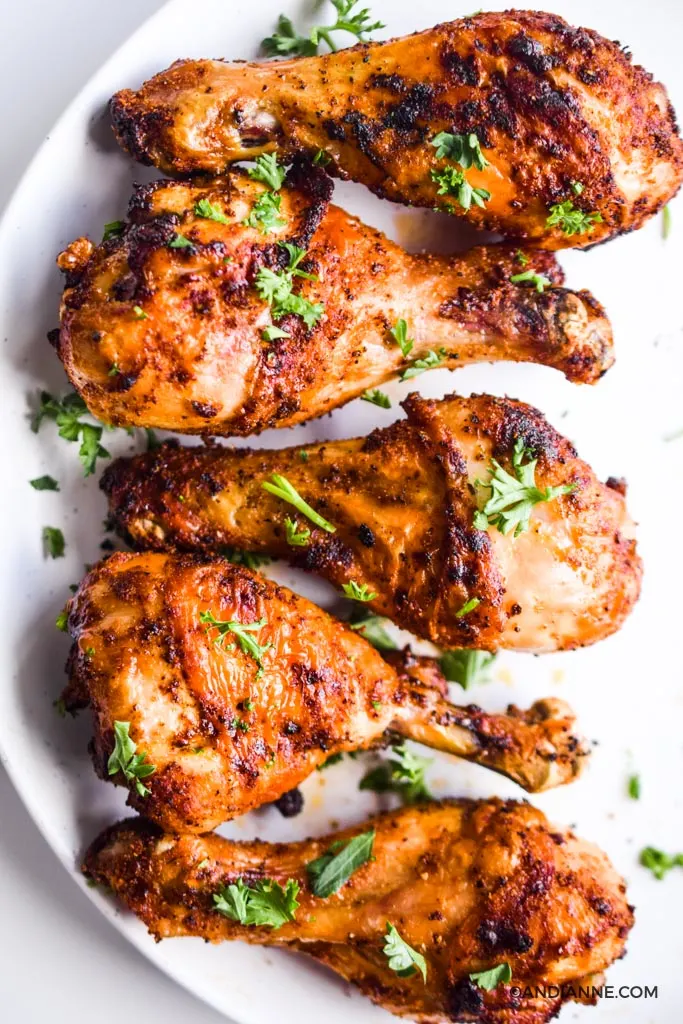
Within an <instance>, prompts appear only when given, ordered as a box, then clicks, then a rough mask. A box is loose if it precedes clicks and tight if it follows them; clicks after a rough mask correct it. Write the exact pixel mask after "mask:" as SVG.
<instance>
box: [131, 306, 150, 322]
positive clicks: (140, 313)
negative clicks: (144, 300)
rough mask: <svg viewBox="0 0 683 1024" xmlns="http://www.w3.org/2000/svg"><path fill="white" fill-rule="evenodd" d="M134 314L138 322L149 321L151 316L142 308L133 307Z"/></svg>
mask: <svg viewBox="0 0 683 1024" xmlns="http://www.w3.org/2000/svg"><path fill="white" fill-rule="evenodd" d="M133 313H134V314H135V319H136V320H149V314H148V313H145V311H144V309H143V308H142V306H133Z"/></svg>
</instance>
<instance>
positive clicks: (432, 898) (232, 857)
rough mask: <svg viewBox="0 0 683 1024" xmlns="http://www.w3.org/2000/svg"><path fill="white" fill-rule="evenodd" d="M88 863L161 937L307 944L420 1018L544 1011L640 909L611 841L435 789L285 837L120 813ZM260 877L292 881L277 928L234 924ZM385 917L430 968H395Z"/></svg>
mask: <svg viewBox="0 0 683 1024" xmlns="http://www.w3.org/2000/svg"><path fill="white" fill-rule="evenodd" d="M370 831H372V832H374V839H373V840H372V846H371V849H372V859H371V860H366V862H365V863H361V865H360V866H359V867H357V869H356V870H355V871H354V872H353V873H352V874H351V875H350V877H348V876H347V877H348V880H347V881H345V882H343V883H342V884H341V887H340V888H338V890H337V891H335V892H333V893H332V894H331V895H328V896H326V897H323V896H317V895H315V892H316V889H317V890H318V891H319V892H320V891H325V892H327V891H328V890H327V889H324V890H321V887H320V886H319V885H316V876H317V877H318V878H319V877H320V875H319V874H317V872H316V870H315V868H314V869H312V870H311V867H310V866H311V863H312V862H315V861H318V862H319V859H320V858H321V857H324V856H325V855H326V854H328V851H330V847H331V845H332V844H333V843H339V844H344V843H348V842H349V841H350V840H352V839H355V838H356V837H358V836H360V835H361V834H363V833H365V834H366V837H367V838H366V842H367V843H368V844H369V843H370V838H371V837H370V836H367V833H368V832H370ZM333 849H336V850H338V849H339V847H334V848H333ZM328 859H329V858H328ZM83 870H84V872H85V873H86V874H87V875H88V876H90V877H91V878H93V879H94V880H95V881H96V882H100V883H102V884H103V885H106V886H108V887H110V888H111V889H112V890H113V892H114V894H115V895H116V897H117V898H118V899H120V900H121V901H122V902H123V903H124V904H125V905H126V906H128V907H129V908H130V909H131V910H132V911H133V912H134V913H135V914H136V915H137V916H138V917H139V918H141V920H142V921H143V922H144V923H145V924H146V925H147V927H148V928H149V930H150V932H151V933H152V934H153V935H154V936H155V938H157V939H162V938H171V937H175V936H182V935H193V936H199V937H201V938H203V939H208V940H210V941H212V942H221V941H224V940H226V939H242V940H244V941H246V942H253V943H257V944H259V945H274V946H281V947H284V948H288V949H293V950H297V951H299V952H303V953H308V955H309V956H312V957H313V958H314V959H316V960H319V961H321V962H322V963H324V964H327V965H328V966H329V967H331V968H333V970H335V971H337V972H338V973H339V974H341V975H342V977H344V978H346V979H347V980H348V981H351V982H353V983H354V984H355V985H357V986H358V987H359V988H360V989H361V991H362V992H364V993H365V994H366V995H368V996H369V997H370V998H371V999H372V1000H373V1001H374V1002H376V1003H379V1004H380V1006H383V1007H384V1008H385V1009H387V1010H389V1011H391V1012H392V1013H396V1014H399V1015H400V1016H405V1017H409V1018H411V1019H413V1020H416V1021H420V1022H423V1024H441V1022H447V1021H479V1022H484V1021H485V1022H487V1024H543V1022H545V1021H549V1020H550V1019H551V1018H553V1017H555V1015H556V1014H557V1012H558V1011H559V1009H560V1007H561V1005H562V1003H563V1002H564V1001H565V1000H566V999H567V998H569V997H568V996H567V994H565V993H563V994H562V995H559V996H556V997H555V998H553V997H552V996H551V997H549V998H541V997H534V996H527V995H526V994H525V989H527V988H531V989H532V991H533V990H534V989H536V987H540V986H551V985H552V986H558V987H561V986H563V985H564V986H566V987H567V988H569V987H570V986H571V985H572V983H573V986H574V988H575V990H576V989H578V987H579V985H580V984H584V985H591V984H599V983H600V977H599V975H600V972H601V971H603V970H604V969H605V968H607V967H609V965H610V964H611V963H613V961H615V960H617V959H618V958H619V957H621V956H622V955H623V953H624V945H625V940H626V937H627V935H628V933H629V930H630V928H631V926H632V924H633V914H632V908H631V907H630V906H629V905H628V903H627V902H626V897H625V885H624V883H623V881H622V879H621V878H620V877H619V876H618V875H617V874H616V872H615V870H614V868H613V867H612V865H611V864H610V862H609V861H608V859H607V857H606V856H605V854H604V853H602V852H601V851H600V850H598V849H597V847H595V846H593V845H591V844H590V843H586V842H584V841H583V840H581V839H577V838H576V837H575V836H574V835H573V834H572V833H571V832H569V831H568V830H559V829H555V828H553V827H551V826H550V824H549V823H548V821H547V820H546V818H545V817H544V816H543V814H541V812H540V811H538V810H536V809H535V808H533V807H530V806H528V805H526V804H518V803H514V802H513V801H507V802H505V803H503V802H502V801H500V800H486V801H480V802H478V801H473V800H453V801H448V802H444V803H433V804H432V803H426V804H421V805H419V806H417V807H412V808H410V809H404V810H401V811H395V812H393V813H390V814H384V815H381V816H379V817H376V818H374V819H371V820H370V821H367V822H365V823H364V824H363V825H360V826H355V827H353V828H350V829H347V830H345V831H344V832H341V833H337V834H335V835H330V836H327V837H325V838H323V839H308V840H306V841H304V842H299V843H288V844H285V843H278V844H277V845H271V844H269V843H264V842H258V841H256V842H231V841H229V840H227V839H223V838H222V837H220V836H216V835H203V836H165V835H162V834H161V833H159V831H158V830H157V829H156V828H155V827H154V826H153V825H150V824H149V823H148V822H146V821H145V820H144V819H142V820H140V819H137V820H133V821H123V822H121V823H120V824H118V825H114V826H113V827H112V828H109V829H106V830H105V831H104V832H103V833H102V835H101V836H99V838H98V839H96V840H95V842H94V843H93V844H92V845H91V847H90V849H89V850H88V852H87V853H86V856H85V862H84V865H83ZM240 880H241V884H240ZM266 880H268V881H266ZM259 882H260V883H261V887H263V886H265V887H268V886H269V885H270V886H271V888H270V890H269V891H271V892H272V891H273V889H272V886H273V883H277V884H278V885H279V886H281V887H282V888H283V889H284V890H285V891H286V892H287V893H288V896H289V906H288V911H289V912H288V913H287V914H286V915H283V917H284V920H285V922H286V923H281V922H282V920H283V917H281V918H280V919H279V920H275V921H274V922H273V919H272V918H271V923H274V924H275V925H277V924H280V926H279V927H277V926H276V927H271V926H264V925H258V924H251V923H240V921H244V920H246V921H247V922H248V921H249V917H248V916H246V915H245V914H244V913H240V908H239V907H237V906H236V904H235V902H234V901H233V899H232V895H233V893H234V892H235V891H237V889H238V885H239V888H240V889H241V892H242V894H243V895H244V888H243V887H244V886H245V885H246V886H248V887H249V888H250V890H251V891H253V890H255V889H256V890H258V888H259ZM296 885H298V887H299V888H298V892H296ZM294 892H296V897H295V902H297V903H298V906H297V907H295V906H294V903H293V902H292V899H291V897H292V894H293V893H294ZM247 898H248V897H247ZM247 907H248V905H247ZM251 920H253V916H252V918H251ZM260 920H263V918H260ZM390 926H392V927H393V928H394V929H396V931H397V932H398V934H399V936H400V938H401V939H403V940H404V941H405V942H406V943H407V944H408V946H410V947H411V949H412V950H413V951H414V952H415V953H416V954H417V955H419V956H420V957H423V958H424V963H423V967H424V970H425V974H426V977H424V978H423V976H422V973H421V971H420V970H419V969H417V968H416V969H414V970H413V971H412V972H409V971H408V972H405V971H404V973H403V975H402V974H400V973H398V970H399V969H400V964H399V963H398V962H396V961H394V962H393V969H392V961H391V960H390V959H389V955H388V953H387V952H385V945H386V943H387V932H388V930H389V927H390ZM389 952H390V951H389ZM504 964H507V965H509V967H510V968H511V980H510V976H509V974H508V982H507V983H505V982H500V983H499V984H498V985H497V986H496V987H495V988H494V989H493V990H492V991H485V990H484V988H483V987H480V986H479V985H478V984H477V981H476V977H475V978H472V977H471V975H473V974H476V973H477V972H483V971H487V970H489V969H491V968H494V967H499V966H501V965H504ZM405 966H406V964H404V967H405ZM407 966H410V961H408V964H407ZM406 974H407V975H408V976H406ZM596 975H597V977H596ZM494 984H495V981H494Z"/></svg>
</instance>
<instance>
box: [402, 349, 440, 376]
mask: <svg viewBox="0 0 683 1024" xmlns="http://www.w3.org/2000/svg"><path fill="white" fill-rule="evenodd" d="M447 358H448V352H447V351H446V349H445V348H440V349H438V351H436V352H435V351H434V349H431V348H430V350H429V352H427V354H426V355H424V356H423V357H422V358H421V359H416V360H415V361H414V362H412V363H411V364H410V366H409V367H408V369H407V370H404V371H403V373H402V374H401V376H400V377H399V380H412V378H413V377H419V376H420V374H421V373H424V372H425V370H433V369H434V368H435V367H437V366H441V364H442V363H443V361H444V359H447Z"/></svg>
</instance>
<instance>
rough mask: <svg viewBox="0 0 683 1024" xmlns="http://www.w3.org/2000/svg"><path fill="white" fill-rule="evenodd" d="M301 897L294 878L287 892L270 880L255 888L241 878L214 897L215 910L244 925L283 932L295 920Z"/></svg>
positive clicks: (224, 887) (286, 885) (225, 886)
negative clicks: (276, 929)
mask: <svg viewBox="0 0 683 1024" xmlns="http://www.w3.org/2000/svg"><path fill="white" fill-rule="evenodd" d="M298 895H299V883H298V882H297V881H296V880H295V879H293V878H288V879H287V881H286V883H285V887H284V889H283V888H282V886H281V885H280V884H279V883H278V882H274V881H273V880H272V879H270V878H263V879H261V880H260V881H258V882H255V883H254V885H252V886H249V885H246V884H245V882H244V879H242V878H238V879H237V881H236V882H234V883H231V884H230V885H224V886H223V887H222V888H221V889H220V890H219V891H218V892H217V893H215V894H214V897H213V902H214V910H216V911H218V913H219V914H223V916H224V917H229V918H230V920H231V921H238V922H239V923H240V924H243V925H254V926H256V927H266V928H281V927H282V926H283V924H287V923H288V922H289V921H293V920H294V919H295V917H296V912H297V910H298V908H299V903H298V901H297V896H298Z"/></svg>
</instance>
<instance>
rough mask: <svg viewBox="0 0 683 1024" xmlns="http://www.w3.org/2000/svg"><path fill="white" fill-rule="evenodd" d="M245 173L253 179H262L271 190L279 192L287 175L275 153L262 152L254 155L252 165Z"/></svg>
mask: <svg viewBox="0 0 683 1024" xmlns="http://www.w3.org/2000/svg"><path fill="white" fill-rule="evenodd" d="M247 173H248V174H249V177H250V178H253V179H254V181H262V182H263V184H264V185H267V186H268V188H270V189H272V191H273V192H279V191H280V189H281V188H282V186H283V184H284V181H285V177H286V176H287V169H286V168H285V167H283V166H282V165H281V164H279V163H278V160H277V153H262V154H261V156H257V157H256V160H255V161H254V166H253V167H250V168H249V171H248V172H247Z"/></svg>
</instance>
